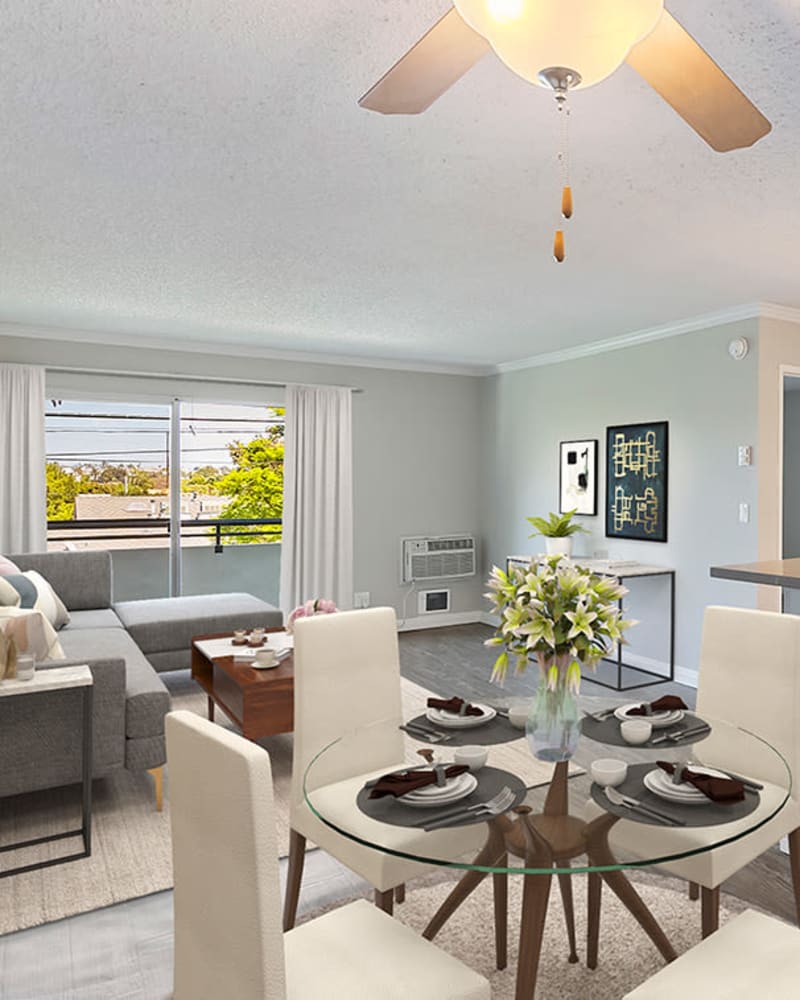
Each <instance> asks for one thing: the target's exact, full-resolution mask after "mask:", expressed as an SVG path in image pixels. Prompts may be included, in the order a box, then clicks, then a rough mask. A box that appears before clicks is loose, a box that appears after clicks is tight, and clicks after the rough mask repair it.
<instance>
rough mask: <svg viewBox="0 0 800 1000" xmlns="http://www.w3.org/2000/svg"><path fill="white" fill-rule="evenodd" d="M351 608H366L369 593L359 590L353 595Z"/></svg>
mask: <svg viewBox="0 0 800 1000" xmlns="http://www.w3.org/2000/svg"><path fill="white" fill-rule="evenodd" d="M353 607H354V608H368V607H369V591H368V590H359V591H357V592H356V593H355V594H353Z"/></svg>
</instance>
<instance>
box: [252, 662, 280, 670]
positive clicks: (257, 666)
mask: <svg viewBox="0 0 800 1000" xmlns="http://www.w3.org/2000/svg"><path fill="white" fill-rule="evenodd" d="M280 665H281V661H280V660H278V661H277V662H275V663H259V662H258V661H257V660H253V662H252V663H251V664H250V666H251V667H252V668H253V669H254V670H274V669H275V667H279V666H280Z"/></svg>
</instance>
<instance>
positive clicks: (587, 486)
mask: <svg viewBox="0 0 800 1000" xmlns="http://www.w3.org/2000/svg"><path fill="white" fill-rule="evenodd" d="M568 510H576V511H577V512H578V513H579V514H590V515H594V514H596V513H597V441H596V440H595V441H562V442H561V445H560V457H559V475H558V511H559V513H560V514H565V513H566V512H567V511H568Z"/></svg>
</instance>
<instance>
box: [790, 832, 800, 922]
mask: <svg viewBox="0 0 800 1000" xmlns="http://www.w3.org/2000/svg"><path fill="white" fill-rule="evenodd" d="M789 862H790V864H791V868H792V886H793V887H794V908H795V911H796V914H797V924H798V926H799V927H800V826H799V827H798V828H797V829H796V830H792V832H791V833H790V834H789Z"/></svg>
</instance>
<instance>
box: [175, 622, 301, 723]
mask: <svg viewBox="0 0 800 1000" xmlns="http://www.w3.org/2000/svg"><path fill="white" fill-rule="evenodd" d="M266 631H267V632H282V631H283V629H280V628H272V629H267V630H266ZM225 638H232V636H231V633H228V632H217V633H216V634H214V635H198V636H195V637H194V638H193V639H192V678H193V679H194V680H196V681H197V683H198V684H199V685H200V687H201V688H202V689H203V690H204V691H205V693H206V694H207V695H208V717H209V719H211V720H212V721H213V719H214V710H215V708H217V707H218V708H220V709H221V710H222V711H223V712H224V713H225V715H227V716H228V718H229V719H230V720H231V722H233V723H234V724H235V725H236V726H238V727H239V729H241V731H242V735H243V736H246V737H247V739H249V740H259V739H262V738H263V737H265V736H274V735H276V733H291V732H292V730H293V729H294V657H293V656H292V654H291V653H290V654H289V655H288V656H287V657H286V658H285V659H283V660H281V662H280V663H279V664H278V666H277V667H273V668H272V669H270V670H256V669H255V667H251V666H250V665H249V664H247V663H242V662H237V661H234V658H233V654H234V650H235V647H234V646H233V645H231V653H230V656H214V657H213V658H210V657H208V656H206V655H205V654H204V653H203V652H201V650H199V649H198V648H197V645H196V644H197V642H198V641H202V640H204V639H225Z"/></svg>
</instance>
